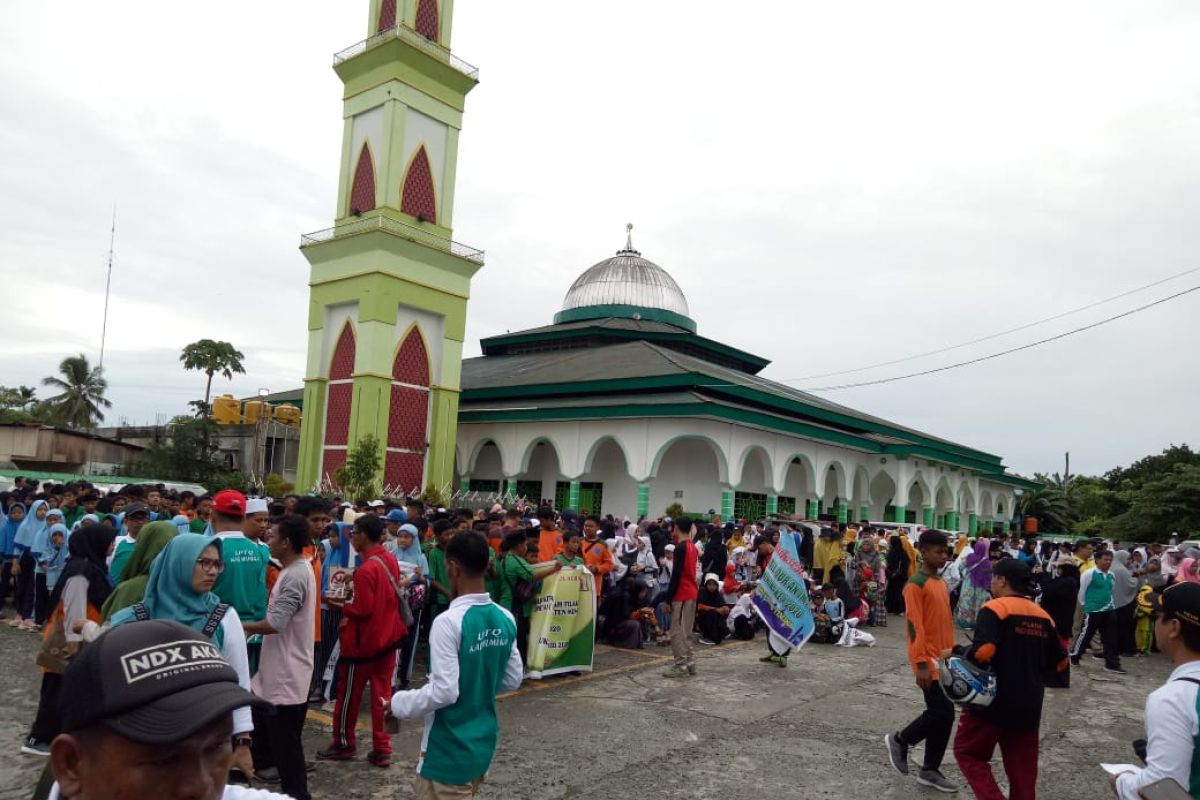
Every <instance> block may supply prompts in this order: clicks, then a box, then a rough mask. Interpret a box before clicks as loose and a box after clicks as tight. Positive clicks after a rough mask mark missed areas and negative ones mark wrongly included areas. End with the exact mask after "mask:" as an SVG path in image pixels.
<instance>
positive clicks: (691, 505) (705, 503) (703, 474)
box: [646, 434, 728, 516]
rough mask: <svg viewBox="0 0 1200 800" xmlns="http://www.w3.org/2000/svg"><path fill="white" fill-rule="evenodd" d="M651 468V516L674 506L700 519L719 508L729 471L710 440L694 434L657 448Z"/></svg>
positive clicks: (719, 451) (719, 449) (717, 448)
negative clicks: (709, 511)
mask: <svg viewBox="0 0 1200 800" xmlns="http://www.w3.org/2000/svg"><path fill="white" fill-rule="evenodd" d="M652 465H653V469H652V470H651V472H650V478H649V479H648V480H647V481H646V482H647V484H648V486H649V489H650V498H649V514H650V515H651V516H658V515H660V514H662V513H663V512H664V511H665V510H666V508H667V507H668V506H670V505H672V504H674V503H679V504H680V505H682V506H683V508H684V511H688V512H691V513H694V514H702V515H703V514H706V513H707V511H708V510H709V509H719V508H720V507H721V499H722V498H721V495H722V489H723V487H725V486H727V485H728V484H727V475H728V470H727V465H726V463H725V454H724V453H723V452H722V451H721V448H720V447H719V446H718V445H717V444H716V443H715V442H714V441H713V440H712V439H709V438H708V437H707V436H699V435H695V434H685V435H681V436H676V437H674V438H672V439H670V440H668V441H667V442H665V443H664V444H663V446H662V447H661V448H659V450H658V452H657V453H656V454H655V456H654V460H653V462H652Z"/></svg>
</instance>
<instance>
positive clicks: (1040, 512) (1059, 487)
mask: <svg viewBox="0 0 1200 800" xmlns="http://www.w3.org/2000/svg"><path fill="white" fill-rule="evenodd" d="M1034 480H1036V481H1037V482H1038V483H1041V484H1042V488H1041V489H1026V490H1025V492H1024V493H1023V494H1022V495H1021V496H1020V497H1018V498H1017V514H1018V515H1019V516H1022V517H1036V518H1037V521H1038V527H1039V528H1040V529H1041V530H1044V531H1049V532H1054V533H1062V532H1065V531H1069V530H1070V529H1071V522H1072V519H1071V505H1070V502H1069V501H1068V499H1067V493H1066V491H1065V489H1064V487H1063V480H1062V476H1060V475H1058V474H1055V475H1052V476H1049V477H1047V476H1046V475H1044V474H1042V473H1038V474H1037V475H1035V476H1034Z"/></svg>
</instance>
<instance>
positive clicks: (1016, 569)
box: [992, 558, 1033, 589]
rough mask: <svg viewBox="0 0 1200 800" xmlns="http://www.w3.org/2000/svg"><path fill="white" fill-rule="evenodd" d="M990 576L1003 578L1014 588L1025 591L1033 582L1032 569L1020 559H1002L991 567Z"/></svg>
mask: <svg viewBox="0 0 1200 800" xmlns="http://www.w3.org/2000/svg"><path fill="white" fill-rule="evenodd" d="M992 576H993V577H996V578H1004V579H1005V580H1006V581H1008V582H1009V583H1010V584H1013V585H1014V588H1018V589H1025V588H1028V586H1029V583H1030V581H1032V580H1033V569H1032V568H1031V567H1030V566H1029V565H1028V564H1026V563H1025V562H1024V561H1021V560H1020V559H1016V558H1002V559H1000V560H999V561H997V562H996V563H995V564H993V565H992Z"/></svg>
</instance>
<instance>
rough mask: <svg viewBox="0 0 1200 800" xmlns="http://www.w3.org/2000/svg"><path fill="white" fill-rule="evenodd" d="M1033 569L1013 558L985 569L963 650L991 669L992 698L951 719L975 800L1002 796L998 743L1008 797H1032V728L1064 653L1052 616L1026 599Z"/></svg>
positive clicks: (1023, 799)
mask: <svg viewBox="0 0 1200 800" xmlns="http://www.w3.org/2000/svg"><path fill="white" fill-rule="evenodd" d="M1032 584H1033V571H1032V570H1031V569H1030V567H1029V565H1028V564H1026V563H1024V562H1022V561H1018V560H1017V559H1015V558H1004V559H1001V560H1000V561H998V562H996V566H995V567H993V568H992V585H991V591H992V597H993V598H994V599H992V600H989V601H988V602H987V603H985V604H984V606H983V608H981V609H980V610H979V616H978V617H977V618H976V620H975V635H974V642H973V643H972V644H971V646H970V647H968V648H966V649H965V650H964V651H963V653H962V655H963V657H964V658H966V659H968V660H970V661H973V662H974V663H976V664H979V665H980V666H983V667H990V668H991V670H992V672H993V673H994V674H995V675H996V697H995V698H994V699H993V700H992V703H991V705H989V706H987V707H986V708H967V709H964V710H963V712H962V716H960V717H959V721H958V733H957V734H955V737H954V757H955V758H956V759H957V760H958V768H959V769H960V770H962V774H963V776H964V777H966V779H967V783H968V784H970V786H971V791H972V792H974V793H975V797H976V798H978V800H1005V798H1004V793H1003V792H1001V791H1000V787H999V785H997V783H996V778H995V777H994V776H993V775H992V765H991V763H990V762H991V760H992V753H993V752H994V751H995V749H996V745H1000V756H1001V758H1002V759H1003V761H1004V773H1005V775H1007V776H1008V784H1009V786H1010V787H1011V788H1010V791H1009V795H1008V800H1034V797H1035V796H1036V793H1037V792H1036V790H1037V774H1038V728H1039V727H1040V726H1041V722H1042V699H1043V697H1044V695H1045V692H1046V690H1045V687H1046V676H1047V675H1053V674H1055V673H1056V672H1062V671H1065V670H1066V669H1067V653H1066V651H1065V650H1064V649H1063V646H1062V644H1061V643H1060V642H1059V640H1058V634H1057V631H1056V629H1055V626H1054V621H1053V620H1052V619H1051V618H1050V615H1049V614H1047V613H1046V612H1045V611H1043V610H1042V608H1041V607H1040V606H1038V605H1037V604H1036V603H1034V602H1033V601H1032V600H1030V599H1029V598H1030V596H1031V595H1032V593H1033V586H1032Z"/></svg>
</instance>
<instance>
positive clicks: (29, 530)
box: [13, 500, 50, 555]
mask: <svg viewBox="0 0 1200 800" xmlns="http://www.w3.org/2000/svg"><path fill="white" fill-rule="evenodd" d="M45 507H46V501H45V500H34V501H33V505H31V506H30V507H29V513H28V514H26V515H25V520H24V521H23V522H22V523H21V527H19V528H17V535H16V536H15V537H14V538H13V549H14V551H15V552H16V554H17V555H21V554H22V553H24V552H26V551H28V550H32V549H33V542H34V540H35V539H37V538H38V535H39V534H41V533H42V531H44V530H46V528H48V527H50V526H49V525H47V524H46V520H45V519H44V518H43V519H38V518H37V512H38V509H39V508H45Z"/></svg>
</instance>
